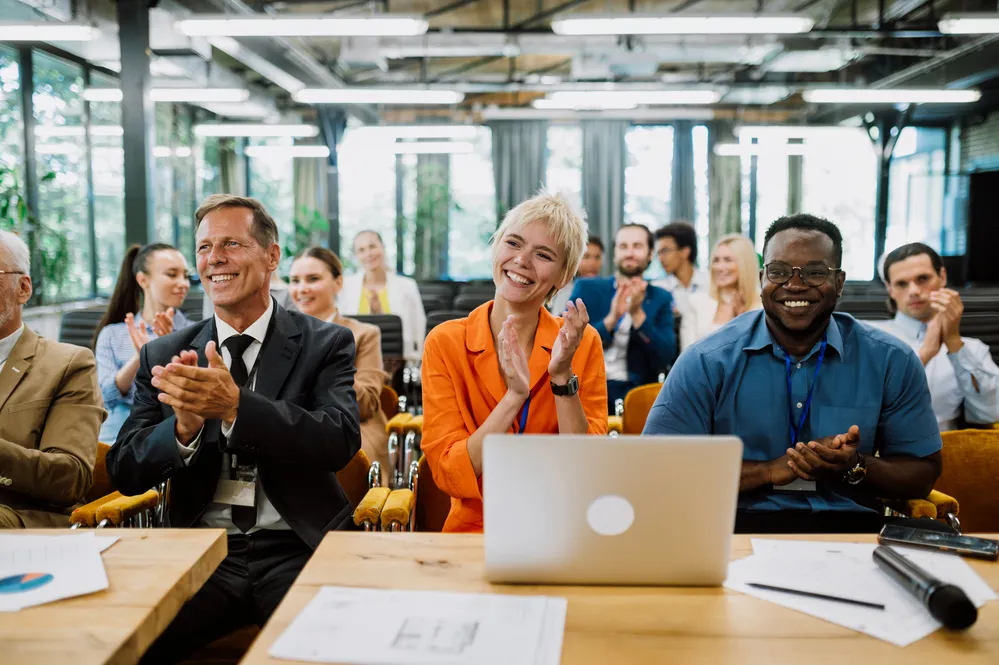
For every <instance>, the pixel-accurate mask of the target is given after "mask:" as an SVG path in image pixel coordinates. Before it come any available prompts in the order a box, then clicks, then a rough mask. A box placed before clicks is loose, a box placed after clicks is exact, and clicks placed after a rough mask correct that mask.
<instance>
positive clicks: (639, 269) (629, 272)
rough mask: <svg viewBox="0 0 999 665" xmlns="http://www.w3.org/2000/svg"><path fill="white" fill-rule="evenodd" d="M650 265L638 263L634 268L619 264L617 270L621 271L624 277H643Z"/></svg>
mask: <svg viewBox="0 0 999 665" xmlns="http://www.w3.org/2000/svg"><path fill="white" fill-rule="evenodd" d="M648 267H649V264H648V263H646V264H645V265H644V266H643V265H637V266H635V267H634V268H626V267H624V266H620V265H619V266H618V267H617V271H618V273H620V274H621V275H623V276H624V277H629V278H631V277H641V276H642V275H643V274H645V271H646V270H647V269H648Z"/></svg>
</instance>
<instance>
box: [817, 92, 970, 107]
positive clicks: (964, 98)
mask: <svg viewBox="0 0 999 665" xmlns="http://www.w3.org/2000/svg"><path fill="white" fill-rule="evenodd" d="M801 94H802V97H804V99H805V101H806V102H810V103H812V104H968V103H972V102H977V101H978V100H979V99H981V98H982V93H981V92H979V91H978V90H974V89H971V90H943V89H940V88H937V89H929V88H923V89H915V88H886V89H883V90H872V89H870V88H814V89H812V90H805V91H804V92H803V93H801Z"/></svg>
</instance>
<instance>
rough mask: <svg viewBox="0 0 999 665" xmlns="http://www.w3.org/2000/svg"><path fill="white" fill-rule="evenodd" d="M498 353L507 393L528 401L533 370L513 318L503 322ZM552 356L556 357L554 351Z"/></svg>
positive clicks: (507, 318) (509, 317)
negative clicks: (521, 344) (522, 346)
mask: <svg viewBox="0 0 999 665" xmlns="http://www.w3.org/2000/svg"><path fill="white" fill-rule="evenodd" d="M496 351H497V353H496V355H497V357H498V358H499V365H500V371H502V372H503V380H504V381H505V382H506V389H507V391H508V392H510V393H512V394H514V395H515V396H517V397H519V398H520V399H521V400H526V399H527V397H528V396H529V395H530V394H531V369H530V366H529V363H528V360H527V356H526V355H525V354H524V349H522V348H521V346H520V339H519V337H518V336H517V329H516V328H514V327H513V316H508V317H506V320H505V321H504V322H503V328H502V329H501V330H500V334H499V348H498V349H497V350H496ZM552 355H553V356H554V350H553V351H552Z"/></svg>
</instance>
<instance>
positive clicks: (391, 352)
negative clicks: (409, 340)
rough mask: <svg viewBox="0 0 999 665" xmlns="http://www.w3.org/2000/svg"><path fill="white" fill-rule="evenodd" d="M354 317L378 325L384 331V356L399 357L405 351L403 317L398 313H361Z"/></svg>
mask: <svg viewBox="0 0 999 665" xmlns="http://www.w3.org/2000/svg"><path fill="white" fill-rule="evenodd" d="M353 318H355V319H357V320H358V321H363V322H364V323H370V324H372V325H375V326H378V328H379V330H381V331H382V356H383V357H384V358H399V357H402V355H403V353H402V351H403V348H404V345H403V341H402V319H400V318H399V317H398V315H396V314H359V315H355V316H354V317H353Z"/></svg>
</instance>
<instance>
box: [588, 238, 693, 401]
mask: <svg viewBox="0 0 999 665" xmlns="http://www.w3.org/2000/svg"><path fill="white" fill-rule="evenodd" d="M654 243H655V240H654V239H653V236H652V232H651V231H649V229H648V228H647V227H645V226H643V225H641V224H625V225H624V226H622V227H621V228H620V229H618V231H617V235H616V236H615V237H614V266H615V268H616V273H617V274H616V275H615V276H614V277H607V278H603V277H592V278H589V279H580V280H577V282H576V287H575V288H574V289H573V292H572V296H571V297H570V300H572V301H575V300H576V298H582V299H583V303H584V304H585V305H586V309H587V311H589V313H590V323H591V325H592V326H593V327H594V328H596V329H597V332H598V333H600V339H602V340H603V344H604V365H605V366H606V368H607V402H608V404H607V408H608V410H609V411H611V412H613V410H614V401H615V400H617V399H623V398H624V396H625V395H626V394H628V391H629V390H631V389H632V388H634V387H635V386H640V385H642V384H645V383H655V382H656V381H658V380H659V375H660V374H662V373H665V372H668V371H669V368H670V366H671V365H672V364H673V361H674V360H676V332H675V331H674V329H673V298H672V296H670V294H669V292H667V291H666V290H664V289H661V288H659V287H657V286H651V285H650V284H649V283H648V282H646V281H645V279H644V278H643V277H642V274H643V273H644V272H645V270H646V269H647V268H648V267H649V263H650V262H651V261H652V249H653V247H654Z"/></svg>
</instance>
